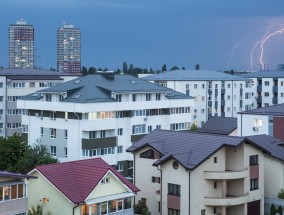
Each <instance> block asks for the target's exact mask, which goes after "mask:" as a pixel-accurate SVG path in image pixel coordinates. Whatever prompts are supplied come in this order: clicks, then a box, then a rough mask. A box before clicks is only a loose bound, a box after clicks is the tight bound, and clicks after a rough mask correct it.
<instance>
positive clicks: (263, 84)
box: [242, 71, 284, 108]
mask: <svg viewBox="0 0 284 215" xmlns="http://www.w3.org/2000/svg"><path fill="white" fill-rule="evenodd" d="M242 77H244V78H249V79H251V80H252V89H253V92H254V96H253V97H254V101H253V102H254V107H258V108H259V107H267V106H271V105H276V104H281V103H284V71H259V72H251V73H247V74H244V75H242Z"/></svg>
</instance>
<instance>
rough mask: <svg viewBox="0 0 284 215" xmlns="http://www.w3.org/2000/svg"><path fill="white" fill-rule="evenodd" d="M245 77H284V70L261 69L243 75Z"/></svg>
mask: <svg viewBox="0 0 284 215" xmlns="http://www.w3.org/2000/svg"><path fill="white" fill-rule="evenodd" d="M241 76H242V77H244V78H284V71H259V72H250V73H247V74H242V75H241Z"/></svg>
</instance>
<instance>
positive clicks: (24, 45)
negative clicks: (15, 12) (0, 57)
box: [9, 19, 34, 68]
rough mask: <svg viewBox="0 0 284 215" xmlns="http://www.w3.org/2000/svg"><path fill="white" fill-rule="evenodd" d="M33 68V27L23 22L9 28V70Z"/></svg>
mask: <svg viewBox="0 0 284 215" xmlns="http://www.w3.org/2000/svg"><path fill="white" fill-rule="evenodd" d="M33 67H34V27H33V25H27V22H26V21H24V20H22V19H21V20H18V21H17V22H16V24H11V25H10V26H9V68H33Z"/></svg>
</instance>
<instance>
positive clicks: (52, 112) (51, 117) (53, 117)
mask: <svg viewBox="0 0 284 215" xmlns="http://www.w3.org/2000/svg"><path fill="white" fill-rule="evenodd" d="M50 119H52V120H56V112H55V111H51V112H50Z"/></svg>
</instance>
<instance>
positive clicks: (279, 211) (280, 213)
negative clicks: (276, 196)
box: [278, 205, 283, 215]
mask: <svg viewBox="0 0 284 215" xmlns="http://www.w3.org/2000/svg"><path fill="white" fill-rule="evenodd" d="M278 213H279V215H282V214H283V209H282V207H281V205H279V207H278Z"/></svg>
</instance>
